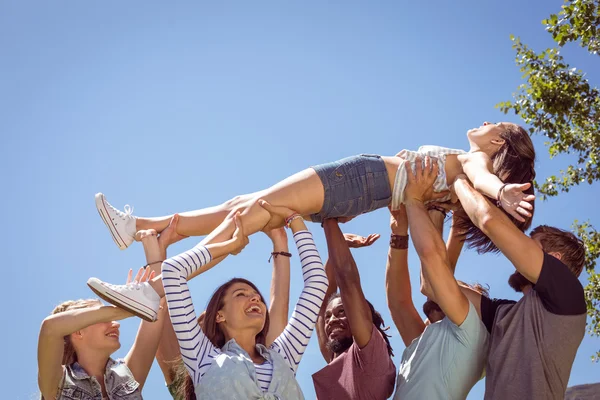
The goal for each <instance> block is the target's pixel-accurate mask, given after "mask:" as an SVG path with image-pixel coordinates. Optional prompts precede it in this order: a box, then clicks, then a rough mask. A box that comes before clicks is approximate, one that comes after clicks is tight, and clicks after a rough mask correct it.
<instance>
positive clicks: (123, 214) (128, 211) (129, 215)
mask: <svg viewBox="0 0 600 400" xmlns="http://www.w3.org/2000/svg"><path fill="white" fill-rule="evenodd" d="M104 203H105V204H106V205H107V206H109V207H110V208H111V209H112V210H113V211H114V212H115V213H116V214H117V215H118V216H119V217H120V218H123V219H127V218H134V217H133V215H132V214H133V207H131V206H130V205H129V204H125V207H123V210H125V212H123V211H121V210H119V209H117V208H115V206H113V205H112V204H110V203H109V202H108V201H106V200H105V201H104Z"/></svg>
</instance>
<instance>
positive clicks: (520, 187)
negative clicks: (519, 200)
mask: <svg viewBox="0 0 600 400" xmlns="http://www.w3.org/2000/svg"><path fill="white" fill-rule="evenodd" d="M530 187H531V183H529V182H527V183H522V184H520V185H517V189H519V190H520V191H521V192H524V191H526V190H527V189H529V188H530Z"/></svg>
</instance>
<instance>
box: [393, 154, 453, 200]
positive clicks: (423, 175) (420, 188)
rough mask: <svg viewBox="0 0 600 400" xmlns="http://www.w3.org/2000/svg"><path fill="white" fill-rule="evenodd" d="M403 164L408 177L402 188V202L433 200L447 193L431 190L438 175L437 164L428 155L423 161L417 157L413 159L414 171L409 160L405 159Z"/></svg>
mask: <svg viewBox="0 0 600 400" xmlns="http://www.w3.org/2000/svg"><path fill="white" fill-rule="evenodd" d="M404 165H405V167H406V175H407V177H408V183H407V184H406V188H405V189H404V199H405V201H404V202H405V203H406V204H408V203H410V202H411V201H417V202H421V203H425V202H427V201H435V200H438V199H441V198H443V197H445V196H447V195H448V194H449V192H448V191H444V192H434V191H433V184H434V183H435V180H436V179H437V176H438V169H439V165H438V163H437V162H432V160H431V158H430V157H425V160H424V162H423V160H422V159H421V158H419V157H417V158H416V159H415V171H414V173H413V170H412V166H411V162H410V161H406V162H405V163H404Z"/></svg>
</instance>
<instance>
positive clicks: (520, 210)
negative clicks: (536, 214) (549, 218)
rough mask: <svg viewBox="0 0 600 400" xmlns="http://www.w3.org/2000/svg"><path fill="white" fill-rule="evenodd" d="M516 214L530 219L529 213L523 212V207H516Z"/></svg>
mask: <svg viewBox="0 0 600 400" xmlns="http://www.w3.org/2000/svg"><path fill="white" fill-rule="evenodd" d="M517 212H518V213H519V214H520V215H523V216H525V217H531V213H530V212H529V211H527V210H525V209H524V208H523V207H517Z"/></svg>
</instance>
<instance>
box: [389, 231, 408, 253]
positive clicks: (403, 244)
mask: <svg viewBox="0 0 600 400" xmlns="http://www.w3.org/2000/svg"><path fill="white" fill-rule="evenodd" d="M408 238H409V236H408V235H406V236H405V235H394V234H393V233H392V235H391V236H390V247H391V248H392V249H396V250H406V249H408Z"/></svg>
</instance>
